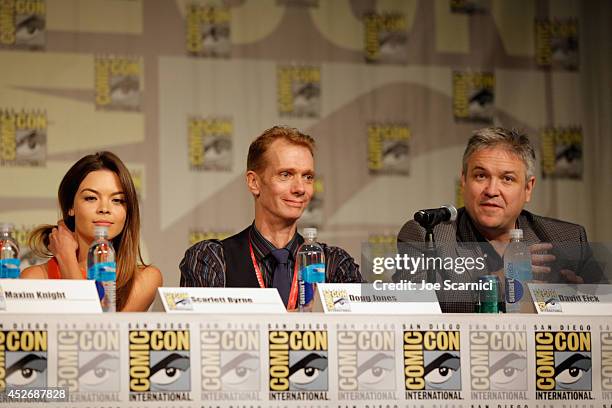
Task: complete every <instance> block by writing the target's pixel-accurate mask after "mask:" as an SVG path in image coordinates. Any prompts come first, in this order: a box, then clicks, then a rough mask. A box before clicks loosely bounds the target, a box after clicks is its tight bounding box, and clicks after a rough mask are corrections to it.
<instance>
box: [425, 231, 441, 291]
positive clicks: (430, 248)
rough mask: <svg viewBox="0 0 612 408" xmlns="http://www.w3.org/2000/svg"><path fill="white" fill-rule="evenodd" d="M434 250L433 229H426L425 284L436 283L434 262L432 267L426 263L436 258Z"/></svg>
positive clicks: (435, 250)
mask: <svg viewBox="0 0 612 408" xmlns="http://www.w3.org/2000/svg"><path fill="white" fill-rule="evenodd" d="M437 253H438V251H437V249H436V240H435V238H434V232H433V227H427V229H426V230H425V254H424V255H425V265H427V283H436V273H437V271H436V269H435V265H436V263H435V261H434V263H433V266H434V267H431V266H430V265H429V262H427V260H428V259H430V258H435V257H436V256H437Z"/></svg>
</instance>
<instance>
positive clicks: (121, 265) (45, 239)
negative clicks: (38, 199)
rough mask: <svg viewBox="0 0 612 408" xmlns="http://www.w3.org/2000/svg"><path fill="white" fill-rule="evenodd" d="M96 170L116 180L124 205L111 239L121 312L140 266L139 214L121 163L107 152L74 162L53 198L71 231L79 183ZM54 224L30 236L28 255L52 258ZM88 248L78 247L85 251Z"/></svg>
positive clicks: (136, 200)
mask: <svg viewBox="0 0 612 408" xmlns="http://www.w3.org/2000/svg"><path fill="white" fill-rule="evenodd" d="M97 170H110V171H112V172H113V173H115V174H116V175H117V177H119V182H120V183H121V187H122V190H123V195H124V197H125V205H126V217H125V225H124V226H123V230H122V231H121V233H120V234H119V235H117V236H116V237H115V238H114V239H113V247H114V248H115V251H117V257H116V259H117V310H122V309H123V307H124V306H125V303H126V301H127V298H128V296H129V294H130V291H131V290H132V285H133V283H134V276H135V274H136V271H137V270H138V265H139V264H141V265H144V261H143V260H142V255H141V252H140V245H139V244H140V211H139V209H138V196H137V195H136V188H134V183H133V182H132V177H131V176H130V172H129V171H128V169H127V167H125V165H124V164H123V162H122V161H121V160H120V159H119V157H117V156H116V155H114V154H113V153H111V152H98V153H96V154H90V155H88V156H85V157H83V158H82V159H80V160H79V161H77V162H76V163H75V164H74V165H73V166H72V167H71V168H70V170H68V172H67V173H66V175H65V176H64V178H63V179H62V182H61V183H60V186H59V191H58V193H57V198H58V201H59V205H60V209H61V210H62V218H63V220H64V223H65V224H66V226H67V227H68V228H70V230H72V231H75V219H74V216H70V215H68V213H69V211H70V210H71V209H72V208H73V207H74V198H75V196H76V194H77V192H78V190H79V186H80V185H81V182H82V181H83V180H84V179H85V177H87V175H88V174H89V173H91V172H92V171H97ZM54 227H56V226H55V225H41V226H40V227H38V228H36V229H35V230H34V231H32V233H31V234H30V237H29V239H28V245H29V246H30V248H31V249H32V252H34V254H36V255H37V256H40V257H52V256H53V254H52V253H51V251H50V250H49V234H50V233H51V230H52V229H53V228H54ZM87 250H88V248H79V251H87Z"/></svg>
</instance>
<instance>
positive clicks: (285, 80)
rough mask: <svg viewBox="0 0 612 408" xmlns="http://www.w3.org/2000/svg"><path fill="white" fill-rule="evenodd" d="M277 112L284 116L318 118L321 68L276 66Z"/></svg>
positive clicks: (319, 113) (319, 112)
mask: <svg viewBox="0 0 612 408" xmlns="http://www.w3.org/2000/svg"><path fill="white" fill-rule="evenodd" d="M276 79H277V100H278V112H279V115H280V116H285V117H297V118H302V117H308V118H318V117H319V116H320V115H321V68H320V67H313V66H278V67H277V69H276Z"/></svg>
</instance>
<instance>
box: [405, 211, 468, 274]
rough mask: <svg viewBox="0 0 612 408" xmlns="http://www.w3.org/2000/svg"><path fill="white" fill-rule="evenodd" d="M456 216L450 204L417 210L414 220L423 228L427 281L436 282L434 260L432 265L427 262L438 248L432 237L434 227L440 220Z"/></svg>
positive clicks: (434, 256)
mask: <svg viewBox="0 0 612 408" xmlns="http://www.w3.org/2000/svg"><path fill="white" fill-rule="evenodd" d="M456 218H457V210H456V209H455V207H453V206H452V205H445V206H443V207H442V208H435V209H429V210H421V211H417V212H416V213H415V214H414V220H415V221H416V222H417V223H418V224H419V225H420V226H421V227H423V228H424V229H425V250H424V254H423V255H425V262H426V272H427V283H436V273H437V271H436V268H435V265H436V262H435V259H434V263H433V267H431V266H430V265H429V262H427V261H428V260H429V259H431V258H436V257H437V255H438V250H437V248H436V240H435V238H434V227H435V226H436V225H438V224H440V223H441V222H447V221H454V220H455V219H456Z"/></svg>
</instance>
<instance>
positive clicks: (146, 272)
mask: <svg viewBox="0 0 612 408" xmlns="http://www.w3.org/2000/svg"><path fill="white" fill-rule="evenodd" d="M58 199H59V205H60V208H61V211H62V220H60V221H59V222H58V225H43V226H40V227H38V228H36V229H35V230H34V231H32V233H31V234H30V238H29V242H28V243H29V245H30V247H31V248H32V251H33V252H34V253H35V254H36V255H37V256H40V257H51V259H50V260H49V261H48V262H47V263H45V264H42V265H35V266H31V267H29V268H26V269H25V270H24V271H23V272H22V273H21V278H29V279H86V270H87V252H88V250H89V247H90V245H91V243H92V242H93V241H94V228H95V227H96V226H105V227H107V228H108V235H109V239H110V240H111V241H112V243H113V247H114V248H115V251H116V261H117V310H119V311H124V312H127V311H132V312H137V311H146V310H147V309H148V308H149V306H150V305H151V303H152V302H153V299H154V298H155V293H156V291H157V288H158V287H159V286H161V285H162V275H161V272H160V271H159V269H157V268H156V267H155V266H153V265H146V264H145V263H144V262H143V260H142V256H141V253H140V247H139V241H140V212H139V209H138V197H137V195H136V189H135V188H134V183H133V182H132V178H131V176H130V173H129V171H128V169H127V168H126V167H125V165H124V164H123V162H122V161H121V160H120V159H119V158H118V157H117V156H115V155H114V154H113V153H111V152H99V153H96V154H91V155H88V156H85V157H83V158H82V159H80V160H79V161H77V162H76V163H75V164H74V165H73V166H72V167H71V168H70V170H68V172H67V173H66V175H65V176H64V178H63V179H62V182H61V183H60V186H59V191H58Z"/></svg>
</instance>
